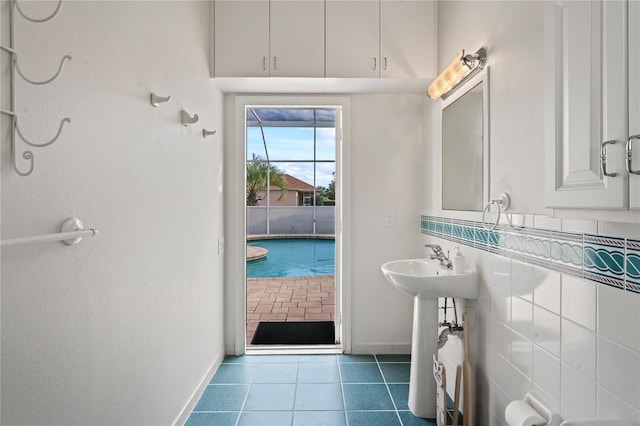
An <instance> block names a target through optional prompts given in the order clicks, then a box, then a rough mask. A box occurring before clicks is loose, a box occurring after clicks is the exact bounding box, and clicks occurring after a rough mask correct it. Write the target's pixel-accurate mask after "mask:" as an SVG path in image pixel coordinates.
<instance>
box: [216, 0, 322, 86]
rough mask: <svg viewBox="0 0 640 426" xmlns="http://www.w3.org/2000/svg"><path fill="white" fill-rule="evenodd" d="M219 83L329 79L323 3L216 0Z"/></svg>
mask: <svg viewBox="0 0 640 426" xmlns="http://www.w3.org/2000/svg"><path fill="white" fill-rule="evenodd" d="M214 15H215V47H214V56H215V76H216V77H269V76H271V77H324V0H305V1H296V0H271V1H269V0H257V1H245V0H242V1H239V0H216V1H215V12H214Z"/></svg>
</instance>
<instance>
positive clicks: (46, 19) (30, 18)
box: [14, 0, 62, 23]
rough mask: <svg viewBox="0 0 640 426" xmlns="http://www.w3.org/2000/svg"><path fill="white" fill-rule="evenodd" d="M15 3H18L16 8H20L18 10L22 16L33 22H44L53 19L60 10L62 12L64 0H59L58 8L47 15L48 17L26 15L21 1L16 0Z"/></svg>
mask: <svg viewBox="0 0 640 426" xmlns="http://www.w3.org/2000/svg"><path fill="white" fill-rule="evenodd" d="M14 3H15V5H16V9H17V10H18V12H19V13H20V15H22V17H23V18H24V19H26V20H27V21H31V22H36V23H42V22H47V21H48V20H50V19H53V17H54V16H56V15H57V14H58V12H60V8H61V7H62V0H58V5H57V6H56V9H55V10H54V11H53V12H52V13H51V15H49V16H47V17H46V18H39V19H38V18H32V17H30V16H28V15H26V14H25V13H24V12H23V11H22V9H20V2H19V1H18V0H14Z"/></svg>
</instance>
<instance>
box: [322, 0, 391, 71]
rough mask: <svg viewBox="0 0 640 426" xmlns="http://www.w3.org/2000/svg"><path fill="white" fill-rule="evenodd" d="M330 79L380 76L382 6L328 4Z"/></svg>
mask: <svg viewBox="0 0 640 426" xmlns="http://www.w3.org/2000/svg"><path fill="white" fill-rule="evenodd" d="M326 9H327V15H326V19H327V29H326V31H327V38H326V40H327V52H326V64H327V77H376V78H377V77H379V76H380V64H379V62H380V59H379V56H380V2H379V1H378V0H354V1H351V0H327V3H326Z"/></svg>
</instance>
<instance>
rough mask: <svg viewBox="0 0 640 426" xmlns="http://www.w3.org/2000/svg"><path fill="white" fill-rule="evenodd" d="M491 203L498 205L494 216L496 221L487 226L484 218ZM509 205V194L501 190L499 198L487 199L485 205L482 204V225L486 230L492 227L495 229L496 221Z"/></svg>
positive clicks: (497, 221)
mask: <svg viewBox="0 0 640 426" xmlns="http://www.w3.org/2000/svg"><path fill="white" fill-rule="evenodd" d="M492 204H495V205H496V207H498V217H497V218H496V222H495V223H494V224H493V225H491V226H489V227H487V223H486V222H485V220H484V218H485V215H486V214H487V212H488V211H489V209H490V208H491V205H492ZM510 205H511V197H509V194H507V193H506V192H503V193H502V194H500V198H498V199H496V200H491V201H489V202H488V203H487V205H486V206H484V210H482V227H483V228H484V229H486V230H487V231H493V230H494V229H496V227H497V226H498V223H499V222H500V216H501V215H502V212H503V211H507V210H509V206H510Z"/></svg>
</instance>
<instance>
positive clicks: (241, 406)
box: [186, 355, 435, 426]
mask: <svg viewBox="0 0 640 426" xmlns="http://www.w3.org/2000/svg"><path fill="white" fill-rule="evenodd" d="M409 366H410V364H409V356H408V355H245V356H238V357H227V358H225V360H224V361H223V363H222V364H221V365H220V368H219V369H218V371H217V372H216V374H215V375H214V376H213V378H212V379H211V382H210V383H209V385H208V386H207V389H206V390H205V391H204V393H203V394H202V397H201V398H200V400H199V401H198V403H197V404H196V406H195V408H194V410H193V412H192V413H191V415H190V416H189V419H188V420H187V423H186V426H201V425H207V426H214V425H229V426H270V425H276V426H285V425H288V426H291V425H293V426H299V425H305V426H316V425H327V426H341V425H345V426H377V425H380V426H394V425H399V426H400V425H404V426H413V425H427V426H435V421H434V420H425V419H421V418H418V417H415V416H414V415H413V414H412V413H411V411H409V407H408V406H407V397H408V394H409Z"/></svg>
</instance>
